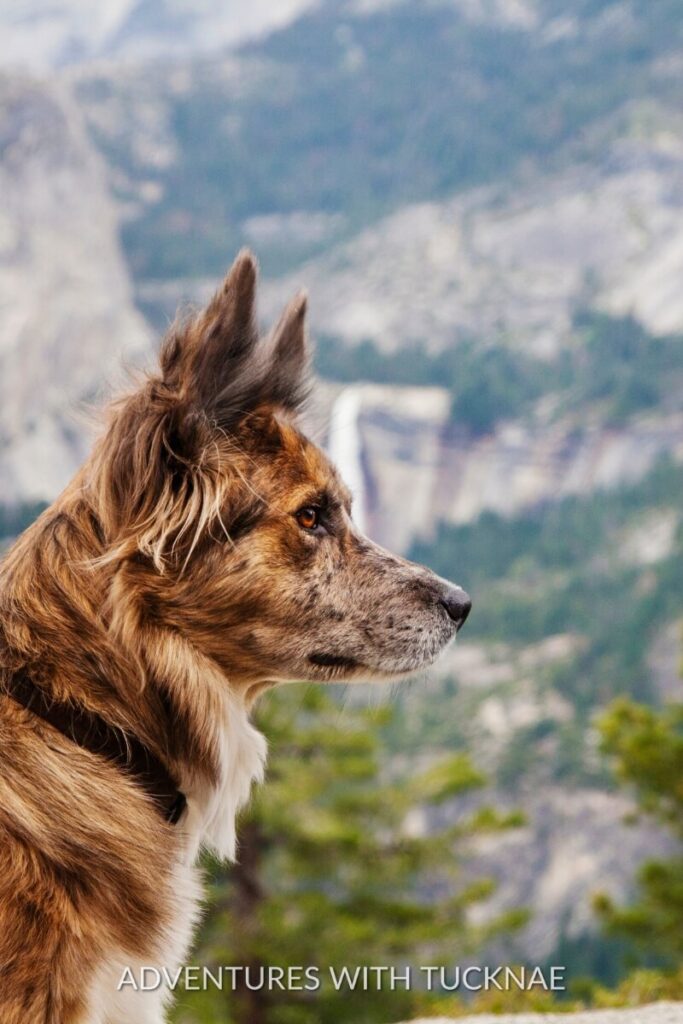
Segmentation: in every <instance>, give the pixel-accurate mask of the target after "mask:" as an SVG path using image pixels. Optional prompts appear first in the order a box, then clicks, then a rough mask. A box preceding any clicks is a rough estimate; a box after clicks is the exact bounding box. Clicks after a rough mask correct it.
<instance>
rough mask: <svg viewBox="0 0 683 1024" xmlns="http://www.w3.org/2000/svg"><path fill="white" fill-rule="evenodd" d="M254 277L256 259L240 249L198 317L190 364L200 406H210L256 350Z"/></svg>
mask: <svg viewBox="0 0 683 1024" xmlns="http://www.w3.org/2000/svg"><path fill="white" fill-rule="evenodd" d="M257 273H258V268H257V263H256V259H255V257H254V256H253V254H252V253H251V252H250V251H249V250H248V249H243V250H242V251H241V252H240V253H239V255H238V256H237V258H236V260H235V262H234V263H233V265H232V267H231V268H230V270H229V271H228V273H227V275H226V277H225V280H224V281H223V284H222V285H221V287H220V288H219V289H218V291H217V292H216V294H215V295H214V297H213V298H212V300H211V302H210V303H209V305H208V306H207V307H206V309H205V310H204V311H203V313H201V314H200V324H199V333H200V335H201V337H200V338H199V344H198V346H197V351H196V354H195V359H194V361H193V362H194V365H193V376H194V381H193V383H194V385H195V387H196V389H197V392H198V394H199V396H200V397H201V398H202V399H203V402H202V404H203V405H210V404H211V402H212V399H213V398H214V397H215V396H217V395H219V394H220V393H221V391H222V390H223V389H224V388H225V386H226V385H227V384H228V383H229V382H230V380H231V379H234V377H235V375H236V373H238V372H239V370H241V369H242V367H243V365H244V363H245V362H246V360H247V359H249V358H250V356H251V355H252V353H253V350H254V348H255V347H256V344H257V342H258V326H257V323H256V277H257Z"/></svg>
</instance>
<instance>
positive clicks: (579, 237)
mask: <svg viewBox="0 0 683 1024" xmlns="http://www.w3.org/2000/svg"><path fill="white" fill-rule="evenodd" d="M682 172H683V146H682V145H681V143H680V141H679V140H678V139H677V138H674V137H673V134H672V133H671V132H670V131H665V130H664V129H662V130H660V131H656V132H654V133H653V135H652V136H651V137H650V138H649V139H647V140H642V139H640V140H637V141H636V140H635V139H628V138H627V139H622V140H621V141H620V142H619V143H615V144H614V145H612V147H611V148H610V149H609V150H608V151H607V153H606V155H605V157H604V158H603V160H602V162H601V163H600V164H591V165H590V166H575V167H572V168H570V169H568V170H566V171H564V172H563V173H562V174H560V175H554V176H552V177H548V178H538V179H536V180H534V181H533V183H529V184H527V185H526V186H525V185H524V184H521V183H520V184H519V185H517V186H516V187H510V186H508V187H502V186H501V187H498V188H496V189H478V190H474V191H471V192H466V193H462V194H460V195H459V196H457V197H456V198H454V199H452V200H450V201H447V202H432V203H421V204H419V205H414V206H410V207H406V208H404V209H401V210H399V211H398V212H397V213H395V214H393V215H392V216H390V217H388V218H387V219H385V220H384V221H382V222H381V223H379V224H378V225H376V226H373V227H371V228H368V229H367V230H365V231H363V232H362V233H361V234H360V235H359V236H357V237H355V238H353V239H351V240H350V241H349V242H345V243H344V244H341V245H338V246H337V247H336V248H334V249H332V251H331V252H329V253H327V254H325V255H324V256H323V257H321V258H320V259H317V260H314V261H312V262H311V263H309V264H308V265H307V266H306V267H304V268H302V269H300V270H298V271H297V272H296V275H294V276H295V278H296V281H297V282H298V281H301V280H305V281H306V284H307V287H308V288H309V289H310V291H311V295H312V296H313V297H314V303H313V307H312V312H313V316H314V326H315V327H316V328H317V329H318V330H320V331H322V332H324V333H327V334H329V335H333V336H337V337H340V338H342V339H344V340H345V341H347V342H349V343H351V344H355V343H357V342H359V341H361V340H363V339H364V338H372V339H374V340H375V341H376V342H377V344H379V345H381V346H382V347H383V348H385V349H386V350H391V349H396V348H399V347H401V346H402V345H406V344H410V343H412V342H415V341H416V340H418V339H419V340H422V339H424V340H426V341H427V343H428V344H429V345H430V346H431V347H432V349H434V350H438V349H441V348H444V347H448V346H451V345H453V344H454V343H455V342H457V341H458V339H459V338H462V337H464V336H468V335H469V336H475V337H483V338H489V339H490V338H495V337H502V338H504V339H505V340H506V341H507V342H508V343H509V344H513V345H519V346H520V347H524V348H526V349H528V350H530V351H533V352H535V353H538V354H549V353H553V352H556V351H557V350H558V348H559V347H560V346H561V345H562V343H563V341H564V340H566V338H567V335H568V332H569V327H570V321H571V314H572V311H573V309H574V308H575V307H576V305H577V304H582V303H588V302H590V303H591V304H592V305H594V306H597V307H599V308H602V309H604V310H606V311H609V312H612V313H635V314H636V315H637V316H638V317H639V319H641V320H642V322H643V323H644V324H645V325H646V326H647V327H648V328H649V329H650V330H651V331H652V332H653V333H666V332H669V331H676V330H680V329H681V328H683V291H682V290H681V288H680V280H681V276H682V275H683V173H682ZM293 285H294V281H293V280H286V281H285V282H283V284H282V286H281V288H280V289H278V294H277V295H276V297H275V298H274V300H273V301H274V303H275V304H277V303H278V302H280V301H281V298H282V293H283V292H287V291H289V290H291V288H292V287H293Z"/></svg>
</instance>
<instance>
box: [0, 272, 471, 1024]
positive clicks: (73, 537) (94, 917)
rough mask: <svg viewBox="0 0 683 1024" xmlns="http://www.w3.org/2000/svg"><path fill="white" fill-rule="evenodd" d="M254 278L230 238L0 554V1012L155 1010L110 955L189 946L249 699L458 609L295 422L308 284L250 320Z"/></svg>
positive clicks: (68, 1022)
mask: <svg viewBox="0 0 683 1024" xmlns="http://www.w3.org/2000/svg"><path fill="white" fill-rule="evenodd" d="M255 281H256V268H255V263H254V260H253V258H252V257H251V256H250V255H249V254H248V253H243V254H241V255H240V256H239V257H238V259H237V261H236V262H235V264H234V265H233V268H232V270H231V271H230V273H229V275H228V277H227V278H226V280H225V282H224V284H223V286H222V287H221V289H220V290H219V291H218V293H217V294H216V295H215V297H214V298H213V300H212V301H211V303H210V304H209V305H208V307H207V308H206V309H205V310H204V311H203V312H201V313H199V314H198V315H196V316H194V317H193V318H192V319H190V320H188V321H186V322H184V323H178V324H177V325H175V326H174V327H173V328H172V330H171V332H170V334H169V336H168V338H167V339H166V340H165V342H164V344H163V347H162V350H161V356H160V369H159V371H158V372H157V373H156V374H154V375H152V376H150V377H149V378H148V379H147V380H146V382H145V383H144V385H142V386H140V387H139V388H138V389H137V390H136V391H134V392H133V393H132V394H130V395H128V396H127V397H125V398H123V399H122V400H120V401H118V402H117V403H116V404H114V405H113V406H112V408H111V410H110V412H109V419H108V424H107V427H106V430H105V432H104V434H103V437H102V439H101V440H100V442H99V444H98V445H97V446H96V448H95V450H94V452H93V454H92V456H91V457H90V459H89V461H88V462H87V463H86V465H85V466H84V467H83V469H82V470H81V471H80V473H79V474H78V475H77V477H76V478H75V479H74V480H73V482H72V483H71V484H70V486H69V487H68V488H67V489H66V491H65V492H64V493H63V494H62V495H61V497H60V498H59V499H58V500H57V501H56V502H55V504H54V505H52V507H51V508H49V509H48V510H47V511H46V512H45V513H44V514H43V515H42V516H41V517H40V519H39V520H38V521H37V522H36V523H35V524H34V525H33V526H32V527H31V528H30V529H29V530H28V531H27V532H26V533H25V534H24V535H23V536H22V537H21V538H20V539H19V540H18V542H17V543H16V544H15V546H14V547H13V549H12V550H11V551H10V552H9V554H8V556H7V558H6V559H5V561H4V563H3V565H2V567H1V568H0V758H1V761H2V766H1V770H0V1020H2V1022H3V1024H86V1022H87V1024H157V1022H160V1021H162V1020H163V1019H164V1010H163V1005H162V1004H163V996H162V995H161V994H160V993H150V994H141V993H132V994H131V990H130V989H127V990H126V992H127V993H128V994H124V993H117V991H116V989H117V982H118V979H119V977H120V974H121V971H122V969H123V966H124V965H131V966H134V965H135V964H136V963H140V962H142V963H146V964H158V965H163V966H166V967H168V968H169V969H172V968H173V967H174V966H175V965H176V964H178V963H181V962H182V958H183V956H184V955H185V954H186V952H187V948H188V944H189V942H190V939H191V935H192V930H193V926H194V923H195V920H196V915H197V911H196V908H197V905H198V900H199V882H198V876H197V873H196V871H195V868H194V862H195V859H196V857H197V853H198V851H199V849H200V847H202V846H207V847H210V848H212V849H213V850H214V851H215V852H216V853H217V854H218V855H219V856H221V857H227V858H230V857H233V856H234V855H235V815H236V812H237V811H238V809H239V807H240V806H241V805H242V804H244V802H245V801H246V799H247V797H248V794H249V790H250V787H251V784H252V781H253V780H258V779H260V778H261V776H262V774H263V766H264V759H265V741H264V739H263V737H262V736H261V735H260V734H259V733H257V732H256V731H255V729H254V728H253V727H252V725H251V724H250V722H249V710H250V707H251V706H252V704H253V701H254V698H255V697H256V696H257V695H258V694H259V692H260V691H261V690H262V689H264V688H266V687H268V686H270V685H272V684H273V683H276V682H280V681H286V680H296V679H308V680H314V681H315V680H317V681H321V682H325V681H329V680H352V679H356V678H368V677H373V676H374V677H380V678H382V677H395V676H397V675H401V674H403V673H406V672H410V671H411V670H415V669H417V668H419V667H421V666H423V665H426V664H428V663H429V662H431V661H432V660H433V659H434V658H435V657H436V655H437V654H438V653H439V651H440V650H441V649H442V648H443V647H444V645H445V644H446V643H447V642H448V641H449V640H450V639H451V638H452V636H453V635H454V632H455V630H456V628H457V625H458V622H457V618H455V619H454V617H453V615H452V614H448V610H447V604H444V594H445V593H446V591H445V589H444V588H445V587H447V585H446V584H445V582H444V581H443V580H440V579H439V578H438V577H436V576H434V575H433V574H432V573H430V572H429V571H428V570H426V569H424V568H421V567H419V566H415V565H413V564H410V563H408V562H406V561H404V560H402V559H399V558H396V557H393V556H392V555H390V554H388V553H387V552H385V551H383V550H382V549H380V548H379V547H377V546H376V545H374V544H372V543H371V542H369V541H368V540H366V539H365V538H363V537H361V536H360V535H359V534H358V532H357V531H356V529H355V528H354V526H353V523H352V520H351V518H350V496H349V494H348V492H347V490H346V489H345V487H344V485H343V483H342V482H341V480H340V479H339V477H338V475H337V473H336V471H335V469H334V468H333V467H332V466H331V465H330V463H329V462H328V460H327V459H326V457H325V456H324V455H323V454H322V452H321V451H320V450H318V449H317V448H316V447H315V446H314V445H313V444H311V443H310V442H309V441H308V440H307V439H306V438H305V437H304V436H303V435H302V434H301V433H300V432H299V431H298V429H297V427H296V425H295V417H296V414H297V412H298V410H299V408H300V405H301V402H302V400H303V398H304V396H305V392H306V388H307V363H308V356H307V349H306V342H305V328H304V314H305V300H304V298H303V297H301V296H299V297H297V298H296V299H295V300H294V301H293V302H292V303H291V304H290V305H289V307H288V308H287V310H286V311H285V313H284V315H283V317H282V319H281V321H280V323H279V325H278V326H277V327H276V329H275V330H274V332H272V334H271V335H270V337H269V338H267V339H262V340H259V339H258V335H257V328H256V322H255V313H254V292H255ZM309 509H312V510H313V517H312V515H311V512H310V511H308V510H309ZM301 510H307V511H305V512H303V513H302V511H301ZM316 518H317V519H319V522H317V523H316V524H315V525H312V523H313V520H314V519H316ZM18 671H25V672H28V673H29V674H30V676H31V678H32V679H33V680H34V682H35V683H36V684H37V685H38V686H39V687H40V688H41V689H42V690H43V691H44V692H45V693H46V694H47V695H49V697H50V698H51V699H54V700H57V701H68V702H71V703H72V704H73V705H74V706H75V707H84V708H87V709H89V710H90V711H92V712H94V713H96V714H98V715H99V716H101V717H102V718H104V719H105V720H106V721H107V722H108V723H109V724H110V725H111V726H113V727H116V728H118V729H121V730H124V731H125V732H126V733H129V734H132V735H134V736H136V737H138V738H139V739H140V740H141V741H142V742H143V743H144V744H145V745H146V746H147V747H148V748H149V749H150V750H151V751H152V752H153V753H154V754H155V755H156V756H157V757H158V758H160V759H161V760H162V761H163V762H164V763H165V765H166V766H167V767H168V768H169V770H171V771H172V773H173V774H175V776H176V777H177V779H178V780H179V783H180V787H181V789H182V790H183V791H184V793H185V794H186V795H187V799H188V805H187V810H186V812H185V814H184V816H183V818H182V819H181V821H180V822H179V824H178V825H176V826H175V827H174V826H171V825H169V824H167V823H166V822H165V821H164V820H163V818H162V816H161V815H160V814H159V810H158V808H157V807H156V806H155V805H154V804H153V802H152V800H151V798H150V797H149V795H148V794H147V793H146V792H145V791H144V789H142V788H141V786H140V785H139V784H138V783H137V782H136V781H135V780H133V779H132V778H130V777H128V776H127V775H126V773H125V772H124V771H122V770H121V769H120V768H119V767H117V766H116V765H115V764H114V763H112V762H111V761H108V760H107V759H106V758H104V757H101V756H98V755H97V754H95V753H90V752H89V751H88V750H85V749H83V748H82V747H81V746H78V745H77V744H75V743H74V742H72V741H71V740H70V739H68V738H66V737H65V736H64V735H63V734H62V733H61V732H59V731H58V730H56V729H55V728H53V727H52V726H51V725H49V724H47V723H46V722H45V721H43V720H42V719H41V718H39V717H37V716H35V715H33V714H32V713H31V712H30V711H27V710H25V709H24V708H22V707H21V706H20V705H19V704H17V703H16V702H15V701H14V700H13V699H12V698H11V697H10V696H9V695H8V694H6V693H2V689H3V687H5V688H6V687H7V685H8V682H9V680H10V679H11V678H12V676H13V674H14V673H16V672H18ZM131 999H132V1002H131Z"/></svg>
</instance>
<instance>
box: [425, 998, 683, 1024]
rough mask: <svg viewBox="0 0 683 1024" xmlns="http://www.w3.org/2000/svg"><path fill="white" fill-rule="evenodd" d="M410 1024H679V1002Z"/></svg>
mask: <svg viewBox="0 0 683 1024" xmlns="http://www.w3.org/2000/svg"><path fill="white" fill-rule="evenodd" d="M411 1024H683V1003H652V1004H651V1005H650V1006H636V1007H631V1008H620V1009H618V1010H592V1011H591V1010H586V1011H584V1012H583V1013H512V1014H507V1013H506V1014H495V1015H494V1014H489V1013H482V1014H477V1015H476V1016H475V1017H458V1018H457V1022H455V1021H453V1020H452V1019H451V1018H449V1017H430V1018H429V1020H415V1021H412V1022H411Z"/></svg>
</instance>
